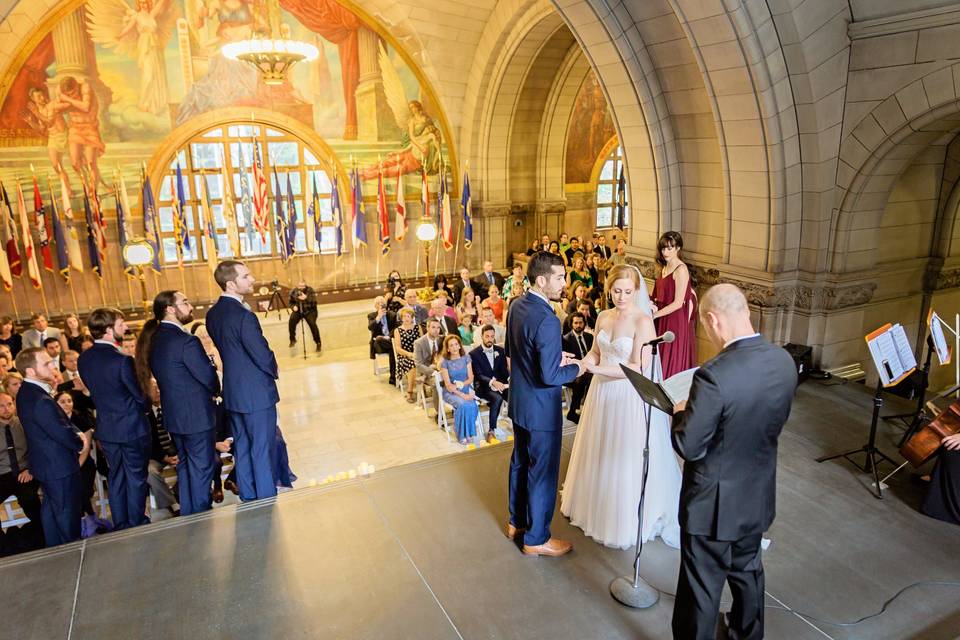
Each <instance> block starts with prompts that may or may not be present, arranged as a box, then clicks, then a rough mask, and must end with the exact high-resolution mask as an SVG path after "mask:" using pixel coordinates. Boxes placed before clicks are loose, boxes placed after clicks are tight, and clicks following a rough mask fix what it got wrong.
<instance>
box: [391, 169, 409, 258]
mask: <svg viewBox="0 0 960 640" xmlns="http://www.w3.org/2000/svg"><path fill="white" fill-rule="evenodd" d="M393 234H394V235H395V236H396V237H397V242H403V239H404V238H405V237H406V235H407V203H406V201H405V200H404V193H403V171H401V170H400V160H397V223H396V227H395V228H394V230H393Z"/></svg>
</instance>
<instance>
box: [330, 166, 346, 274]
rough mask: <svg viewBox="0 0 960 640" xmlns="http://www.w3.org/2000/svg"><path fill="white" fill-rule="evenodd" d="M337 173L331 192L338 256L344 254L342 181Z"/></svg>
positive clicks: (334, 176) (331, 208)
mask: <svg viewBox="0 0 960 640" xmlns="http://www.w3.org/2000/svg"><path fill="white" fill-rule="evenodd" d="M339 182H340V181H339V179H338V178H337V174H336V173H334V174H333V191H331V192H330V210H331V213H332V214H333V224H334V225H335V227H334V228H335V229H336V242H337V257H338V258H339V257H340V256H342V255H343V207H341V206H340V183H339Z"/></svg>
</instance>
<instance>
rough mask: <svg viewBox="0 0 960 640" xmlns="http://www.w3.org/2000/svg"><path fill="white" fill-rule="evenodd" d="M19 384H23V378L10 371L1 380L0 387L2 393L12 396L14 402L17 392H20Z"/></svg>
mask: <svg viewBox="0 0 960 640" xmlns="http://www.w3.org/2000/svg"><path fill="white" fill-rule="evenodd" d="M21 384H23V376H21V375H20V374H19V373H17V372H16V371H11V372H10V373H8V374H7V376H6V377H5V378H4V379H3V381H2V384H0V387H2V390H3V392H4V393H9V394H10V395H11V396H13V399H14V400H16V399H17V392H19V391H20V385H21Z"/></svg>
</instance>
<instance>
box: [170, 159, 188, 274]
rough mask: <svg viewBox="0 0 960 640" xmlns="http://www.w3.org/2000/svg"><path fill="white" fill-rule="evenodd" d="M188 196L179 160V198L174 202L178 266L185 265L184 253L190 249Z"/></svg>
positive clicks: (174, 237)
mask: <svg viewBox="0 0 960 640" xmlns="http://www.w3.org/2000/svg"><path fill="white" fill-rule="evenodd" d="M186 207H187V198H186V196H185V195H184V190H183V173H182V172H181V171H180V163H179V162H177V199H176V200H175V201H174V203H173V239H174V241H175V242H176V244H177V266H179V267H183V254H184V252H185V251H189V250H190V234H189V232H188V231H187V214H186Z"/></svg>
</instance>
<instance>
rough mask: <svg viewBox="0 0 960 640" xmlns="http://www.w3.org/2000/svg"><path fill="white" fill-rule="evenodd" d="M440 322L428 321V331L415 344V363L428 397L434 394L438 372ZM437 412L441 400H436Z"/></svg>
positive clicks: (429, 319)
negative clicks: (434, 379) (434, 380)
mask: <svg viewBox="0 0 960 640" xmlns="http://www.w3.org/2000/svg"><path fill="white" fill-rule="evenodd" d="M440 341H441V339H440V320H439V319H438V318H428V319H427V330H426V333H424V335H422V336H420V337H419V338H417V339H416V340H415V341H414V343H413V362H414V366H416V368H417V375H419V376H421V377H422V378H423V388H424V391H426V393H427V395H436V394H433V376H434V374H435V373H436V372H437V366H436V364H437V355H438V354H439V353H440ZM434 402H435V404H436V407H437V410H439V407H440V405H439V400H438V399H437V398H434Z"/></svg>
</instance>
